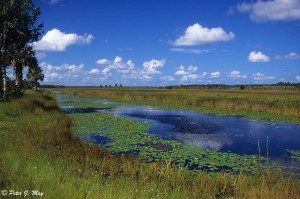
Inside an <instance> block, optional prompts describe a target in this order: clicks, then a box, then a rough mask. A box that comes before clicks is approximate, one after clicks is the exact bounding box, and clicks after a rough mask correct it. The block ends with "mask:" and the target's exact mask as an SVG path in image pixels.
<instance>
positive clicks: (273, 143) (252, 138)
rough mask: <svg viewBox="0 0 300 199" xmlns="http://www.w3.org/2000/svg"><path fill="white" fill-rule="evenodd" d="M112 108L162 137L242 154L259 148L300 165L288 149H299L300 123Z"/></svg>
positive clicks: (281, 160) (279, 159) (282, 161)
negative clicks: (147, 126) (146, 123)
mask: <svg viewBox="0 0 300 199" xmlns="http://www.w3.org/2000/svg"><path fill="white" fill-rule="evenodd" d="M113 112H114V114H116V115H121V116H127V117H131V118H136V119H138V120H142V121H147V122H150V123H151V124H152V127H151V128H150V130H149V131H150V133H152V134H155V135H156V136H158V137H159V138H161V139H173V140H177V141H179V142H181V143H183V144H192V145H196V146H198V147H201V148H208V149H215V150H218V151H223V152H228V151H230V152H233V153H237V154H241V155H243V154H246V155H259V151H260V155H261V156H264V157H267V156H268V157H269V158H271V159H272V160H274V161H275V162H277V163H280V165H282V166H291V165H293V166H295V167H299V168H300V162H299V161H292V159H291V158H290V157H288V156H289V153H288V151H287V150H300V125H292V124H284V123H267V122H261V121H254V120H249V119H243V118H238V117H229V116H215V115H207V114H202V113H196V112H188V111H170V110H157V109H152V108H149V107H123V108H122V107H121V108H116V109H114V110H113Z"/></svg>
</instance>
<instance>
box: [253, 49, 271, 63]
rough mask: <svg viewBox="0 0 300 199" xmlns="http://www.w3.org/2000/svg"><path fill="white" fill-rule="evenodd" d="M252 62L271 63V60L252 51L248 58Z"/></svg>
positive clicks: (260, 53)
mask: <svg viewBox="0 0 300 199" xmlns="http://www.w3.org/2000/svg"><path fill="white" fill-rule="evenodd" d="M248 60H249V61H250V62H269V61H270V58H269V57H268V56H267V55H265V54H263V53H262V52H256V51H252V52H250V54H249V56H248Z"/></svg>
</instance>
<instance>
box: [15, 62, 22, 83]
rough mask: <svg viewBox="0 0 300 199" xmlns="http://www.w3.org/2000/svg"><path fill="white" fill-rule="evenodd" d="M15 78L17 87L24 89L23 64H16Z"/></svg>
mask: <svg viewBox="0 0 300 199" xmlns="http://www.w3.org/2000/svg"><path fill="white" fill-rule="evenodd" d="M14 69H15V71H14V72H15V77H16V84H15V85H16V86H17V87H19V88H21V87H22V79H23V67H22V64H20V63H16V65H15V67H14Z"/></svg>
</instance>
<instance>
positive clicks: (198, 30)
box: [174, 23, 234, 46]
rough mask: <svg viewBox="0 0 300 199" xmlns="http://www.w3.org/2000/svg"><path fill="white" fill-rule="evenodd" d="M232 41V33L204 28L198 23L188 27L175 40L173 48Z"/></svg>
mask: <svg viewBox="0 0 300 199" xmlns="http://www.w3.org/2000/svg"><path fill="white" fill-rule="evenodd" d="M233 39H234V34H233V33H232V32H225V31H224V30H223V29H222V28H221V27H217V28H205V27H203V26H201V25H200V24H199V23H195V24H194V25H191V26H189V27H188V28H187V29H186V30H185V33H184V34H183V35H181V36H180V37H179V38H178V39H176V40H175V42H174V45H175V46H193V45H203V44H210V43H215V42H226V41H230V40H233Z"/></svg>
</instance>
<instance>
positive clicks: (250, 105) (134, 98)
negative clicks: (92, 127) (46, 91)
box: [58, 88, 300, 124]
mask: <svg viewBox="0 0 300 199" xmlns="http://www.w3.org/2000/svg"><path fill="white" fill-rule="evenodd" d="M58 91H60V92H63V93H66V94H72V95H74V94H75V95H80V96H98V97H102V98H107V99H111V100H117V101H122V102H126V103H134V104H148V105H152V106H156V107H160V108H165V109H185V110H193V111H200V112H206V113H210V114H218V115H236V116H242V117H247V118H253V119H260V120H269V121H280V122H291V123H298V124H299V123H300V92H299V91H297V90H294V91H290V90H287V91H286V90H220V89H157V90H154V89H152V90H151V89H149V90H145V89H96V88H65V89H58Z"/></svg>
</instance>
